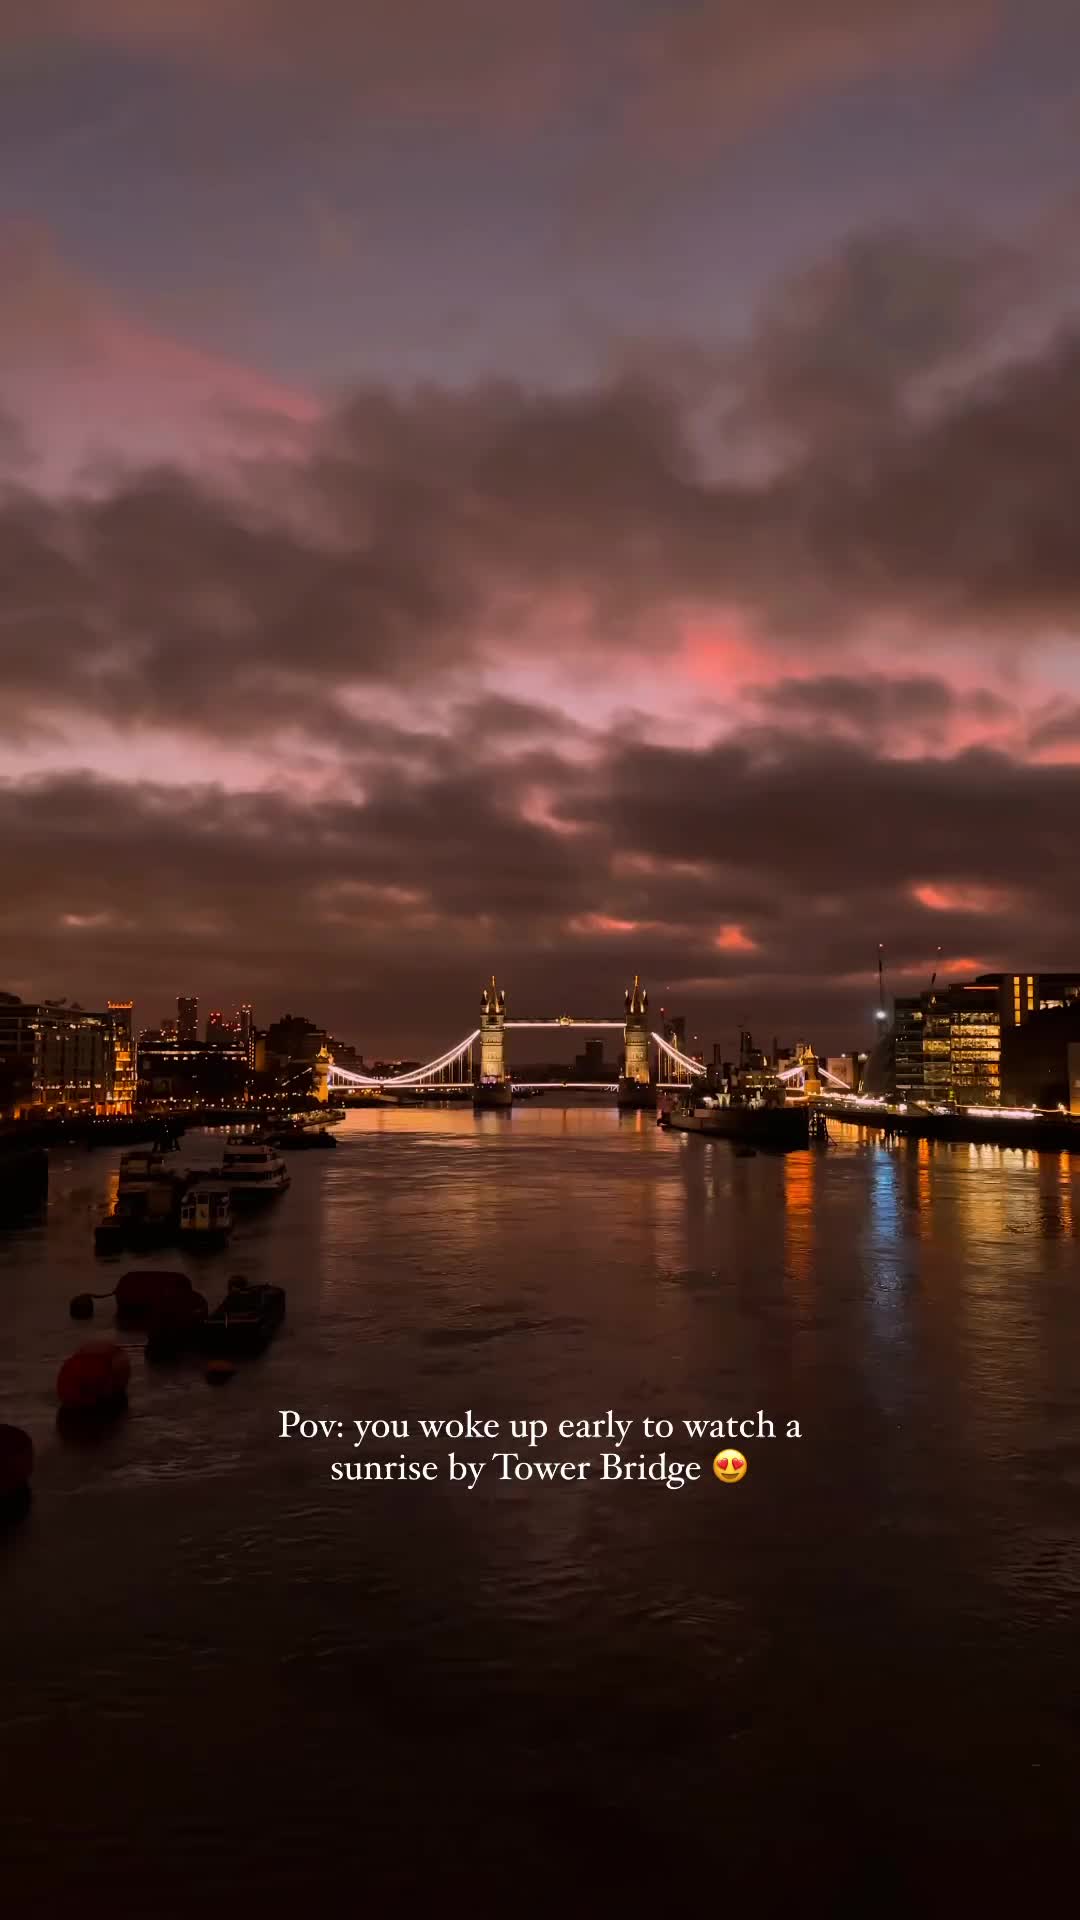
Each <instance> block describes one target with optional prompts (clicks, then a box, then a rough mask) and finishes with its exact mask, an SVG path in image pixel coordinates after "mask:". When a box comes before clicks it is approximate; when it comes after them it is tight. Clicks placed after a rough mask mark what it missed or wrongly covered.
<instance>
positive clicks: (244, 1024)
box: [237, 1005, 255, 1068]
mask: <svg viewBox="0 0 1080 1920" xmlns="http://www.w3.org/2000/svg"><path fill="white" fill-rule="evenodd" d="M237 1028H238V1031H239V1036H240V1045H241V1046H242V1047H243V1048H244V1050H245V1052H246V1054H247V1057H248V1066H249V1067H252V1068H254V1066H255V1021H254V1017H253V1014H252V1010H251V1008H250V1007H249V1006H247V1005H244V1006H242V1007H241V1009H240V1012H239V1014H238V1015H237Z"/></svg>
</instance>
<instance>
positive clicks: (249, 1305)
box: [196, 1275, 285, 1354]
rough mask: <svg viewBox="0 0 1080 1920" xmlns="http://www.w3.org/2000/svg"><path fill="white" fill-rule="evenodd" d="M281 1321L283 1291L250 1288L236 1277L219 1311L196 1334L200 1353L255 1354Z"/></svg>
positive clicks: (277, 1288)
mask: <svg viewBox="0 0 1080 1920" xmlns="http://www.w3.org/2000/svg"><path fill="white" fill-rule="evenodd" d="M284 1318H285V1289H284V1287H272V1286H267V1285H262V1284H260V1283H255V1284H251V1283H249V1282H248V1281H246V1280H244V1279H243V1278H241V1277H240V1276H239V1275H238V1276H237V1277H236V1278H235V1279H232V1280H230V1281H229V1290H228V1292H227V1293H226V1295H225V1298H224V1300H223V1301H222V1302H221V1305H220V1306H219V1307H215V1308H214V1311H213V1313H210V1314H208V1315H207V1317H206V1319H205V1320H204V1321H203V1322H202V1323H201V1324H200V1326H199V1327H198V1328H197V1330H196V1338H197V1341H198V1344H199V1346H200V1347H202V1349H203V1351H204V1352H207V1353H217V1354H233V1353H259V1352H261V1350H262V1348H263V1347H265V1346H266V1345H267V1343H268V1342H269V1341H270V1340H272V1339H273V1337H274V1335H275V1333H276V1332H277V1330H278V1328H279V1327H280V1325H281V1323H282V1321H283V1320H284Z"/></svg>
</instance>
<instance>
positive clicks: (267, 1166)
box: [216, 1134, 289, 1200]
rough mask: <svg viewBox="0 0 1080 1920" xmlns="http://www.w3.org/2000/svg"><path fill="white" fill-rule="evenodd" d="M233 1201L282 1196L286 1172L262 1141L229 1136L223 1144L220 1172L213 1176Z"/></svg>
mask: <svg viewBox="0 0 1080 1920" xmlns="http://www.w3.org/2000/svg"><path fill="white" fill-rule="evenodd" d="M216 1177H217V1178H218V1179H219V1180H220V1182H221V1184H222V1185H223V1186H226V1187H228V1189H229V1191H230V1193H231V1195H232V1198H233V1199H234V1200H240V1199H246V1198H247V1197H248V1196H250V1197H252V1198H253V1199H264V1198H267V1199H268V1198H270V1197H272V1196H273V1195H274V1194H276V1193H284V1191H285V1189H286V1187H287V1186H288V1184H289V1169H288V1167H287V1166H286V1165H285V1162H284V1160H283V1159H282V1158H281V1155H280V1153H278V1152H276V1150H275V1149H274V1148H273V1147H272V1146H270V1145H268V1143H267V1142H266V1141H265V1140H250V1139H246V1138H244V1137H243V1136H241V1135H236V1134H230V1135H229V1137H228V1139H227V1140H226V1142H225V1151H224V1154H223V1156H222V1162H221V1170H220V1173H219V1174H218V1175H217V1176H216Z"/></svg>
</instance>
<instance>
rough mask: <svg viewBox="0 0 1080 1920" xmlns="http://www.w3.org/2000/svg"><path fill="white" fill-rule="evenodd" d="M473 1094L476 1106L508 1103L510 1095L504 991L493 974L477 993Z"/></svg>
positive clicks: (504, 1105)
mask: <svg viewBox="0 0 1080 1920" xmlns="http://www.w3.org/2000/svg"><path fill="white" fill-rule="evenodd" d="M473 1098H474V1105H476V1106H478V1107H508V1106H509V1105H510V1102H511V1099H512V1098H513V1092H512V1088H511V1084H510V1076H509V1075H508V1073H507V1071H506V995H505V993H503V992H502V990H501V988H499V987H498V986H497V985H496V984H495V975H494V974H492V976H491V984H490V986H486V987H485V988H484V991H483V993H482V994H481V996H480V1079H479V1081H478V1082H477V1086H476V1090H475V1093H474V1096H473Z"/></svg>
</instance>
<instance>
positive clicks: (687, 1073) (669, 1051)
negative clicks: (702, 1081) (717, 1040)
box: [652, 1033, 705, 1082]
mask: <svg viewBox="0 0 1080 1920" xmlns="http://www.w3.org/2000/svg"><path fill="white" fill-rule="evenodd" d="M652 1037H653V1039H654V1040H655V1041H656V1044H657V1047H658V1048H659V1051H660V1058H661V1060H665V1059H666V1060H667V1061H669V1062H670V1064H671V1066H672V1067H674V1069H675V1071H676V1074H677V1076H678V1078H679V1080H680V1081H683V1082H685V1081H687V1080H693V1079H695V1078H696V1077H697V1076H698V1075H702V1074H704V1072H705V1069H704V1067H703V1066H702V1064H701V1061H700V1060H692V1059H691V1057H690V1055H689V1054H688V1053H680V1052H679V1049H678V1047H673V1046H672V1044H671V1041H670V1040H665V1039H664V1036H663V1034H662V1033H654V1034H653V1036H652Z"/></svg>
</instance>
